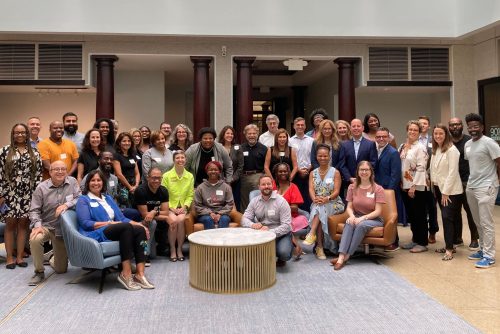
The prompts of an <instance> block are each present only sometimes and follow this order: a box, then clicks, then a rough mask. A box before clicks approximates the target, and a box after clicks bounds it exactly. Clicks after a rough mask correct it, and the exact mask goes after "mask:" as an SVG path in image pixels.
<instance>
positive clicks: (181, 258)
mask: <svg viewBox="0 0 500 334" xmlns="http://www.w3.org/2000/svg"><path fill="white" fill-rule="evenodd" d="M177 260H179V261H184V260H185V259H184V256H181V257H178V258H177Z"/></svg>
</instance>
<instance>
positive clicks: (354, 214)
mask: <svg viewBox="0 0 500 334" xmlns="http://www.w3.org/2000/svg"><path fill="white" fill-rule="evenodd" d="M374 175H375V174H374V172H373V167H372V165H371V164H370V163H369V162H368V161H361V162H360V163H359V164H358V168H357V170H356V181H355V182H354V183H353V184H351V185H349V188H348V189H347V197H346V200H347V202H348V203H347V209H346V212H347V213H348V214H349V218H347V220H346V222H345V226H344V231H343V232H342V238H341V239H340V247H339V257H338V258H334V259H333V260H332V261H331V264H332V265H333V266H334V267H333V268H334V269H335V270H340V269H342V268H343V267H344V265H345V263H346V262H347V260H349V257H350V256H351V255H352V254H354V252H355V251H356V249H357V248H358V246H359V244H360V243H361V241H362V240H363V239H364V237H365V235H366V233H368V232H369V231H370V230H371V229H372V228H374V227H377V226H384V222H383V220H382V217H380V215H381V214H382V204H383V203H385V194H384V188H382V187H381V186H379V185H378V184H376V183H375V181H374Z"/></svg>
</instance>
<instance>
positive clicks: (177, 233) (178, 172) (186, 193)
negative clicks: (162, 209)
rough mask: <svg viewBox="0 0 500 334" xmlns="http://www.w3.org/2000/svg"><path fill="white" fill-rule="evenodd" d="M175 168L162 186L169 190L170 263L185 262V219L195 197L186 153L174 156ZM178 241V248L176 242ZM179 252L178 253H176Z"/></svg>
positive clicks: (180, 152) (170, 171)
mask: <svg viewBox="0 0 500 334" xmlns="http://www.w3.org/2000/svg"><path fill="white" fill-rule="evenodd" d="M173 156H174V168H172V169H170V170H169V171H168V172H166V173H165V174H163V178H162V181H161V185H162V186H164V187H165V188H167V190H168V199H169V202H168V206H169V209H170V213H169V220H168V221H167V223H168V224H169V232H168V242H169V244H170V261H172V262H175V261H177V260H179V261H184V255H183V254H182V244H183V243H184V239H185V238H186V232H185V229H184V219H185V218H186V214H188V213H189V208H190V207H191V203H192V202H193V196H194V177H193V174H191V173H190V172H188V171H187V170H186V169H185V168H184V165H185V164H186V155H185V153H184V151H182V150H178V151H175V152H174V154H173ZM176 241H177V248H176V247H175V242H176ZM175 250H177V253H176V252H175Z"/></svg>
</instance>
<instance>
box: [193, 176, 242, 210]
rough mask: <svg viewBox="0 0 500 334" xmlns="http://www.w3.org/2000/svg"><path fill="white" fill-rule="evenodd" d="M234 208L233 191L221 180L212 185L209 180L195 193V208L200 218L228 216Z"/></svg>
mask: <svg viewBox="0 0 500 334" xmlns="http://www.w3.org/2000/svg"><path fill="white" fill-rule="evenodd" d="M233 206H234V199H233V191H232V188H231V186H230V185H229V184H227V183H225V182H224V181H222V180H219V182H217V183H216V184H215V185H212V184H211V183H210V182H208V181H207V180H204V181H203V183H202V184H200V185H199V186H198V187H197V188H196V191H195V193H194V208H195V210H196V214H197V215H198V216H201V215H209V214H210V213H212V212H213V213H218V214H221V215H227V214H229V212H231V210H232V209H233Z"/></svg>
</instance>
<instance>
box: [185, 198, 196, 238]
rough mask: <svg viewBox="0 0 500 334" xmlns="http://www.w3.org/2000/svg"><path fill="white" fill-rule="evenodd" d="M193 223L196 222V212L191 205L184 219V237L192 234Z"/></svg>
mask: <svg viewBox="0 0 500 334" xmlns="http://www.w3.org/2000/svg"><path fill="white" fill-rule="evenodd" d="M195 221H196V211H195V209H194V205H192V206H191V210H190V211H189V214H187V215H186V218H185V219H184V228H185V230H186V236H188V235H190V234H191V233H193V232H194V223H195Z"/></svg>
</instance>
